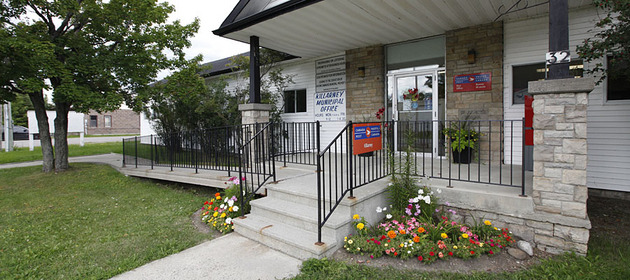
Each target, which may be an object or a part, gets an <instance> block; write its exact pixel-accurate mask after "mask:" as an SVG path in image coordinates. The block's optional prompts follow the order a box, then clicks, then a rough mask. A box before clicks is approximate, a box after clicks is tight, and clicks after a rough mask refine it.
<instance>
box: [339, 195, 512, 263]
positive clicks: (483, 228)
mask: <svg viewBox="0 0 630 280" xmlns="http://www.w3.org/2000/svg"><path fill="white" fill-rule="evenodd" d="M425 194H426V195H425ZM436 201H437V199H436V198H435V197H434V195H433V192H432V191H430V190H429V189H428V188H427V187H424V188H421V189H419V190H418V196H416V197H414V198H411V199H409V201H408V205H407V207H406V208H405V210H403V211H394V213H387V215H386V218H385V219H384V220H382V221H381V222H380V223H378V224H376V225H375V226H372V227H369V226H368V225H367V223H366V222H365V220H364V219H363V218H362V217H360V216H359V215H358V214H355V215H354V216H353V219H354V226H355V228H356V234H355V235H350V236H347V237H345V238H344V241H345V243H344V248H345V249H346V250H347V251H348V252H351V253H354V254H361V255H368V256H369V257H370V258H378V257H381V256H383V255H387V256H389V257H396V258H402V259H409V258H416V259H417V260H418V261H420V262H424V263H430V262H434V261H436V260H439V259H446V258H451V257H457V258H463V259H467V258H474V257H478V256H480V255H483V254H488V255H493V254H495V253H497V252H499V251H500V250H502V249H504V248H505V247H506V246H507V245H508V244H510V243H513V242H514V240H513V238H512V235H511V233H510V232H509V230H508V229H507V228H497V227H494V226H493V225H492V222H491V221H489V220H485V221H483V222H478V221H475V223H474V224H473V225H469V224H462V223H458V222H456V221H454V220H452V219H451V216H452V215H453V214H455V211H454V210H452V209H446V208H445V207H438V206H437V203H436ZM447 205H448V203H447ZM392 208H396V207H392V206H391V205H390V207H389V209H390V210H392ZM387 210H388V209H387V207H385V208H383V207H378V208H377V209H376V211H377V212H379V213H382V212H387ZM396 212H398V213H396Z"/></svg>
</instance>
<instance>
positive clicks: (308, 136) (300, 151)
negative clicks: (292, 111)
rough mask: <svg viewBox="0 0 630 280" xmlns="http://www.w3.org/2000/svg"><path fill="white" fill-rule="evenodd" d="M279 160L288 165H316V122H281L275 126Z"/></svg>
mask: <svg viewBox="0 0 630 280" xmlns="http://www.w3.org/2000/svg"><path fill="white" fill-rule="evenodd" d="M273 126H274V137H275V138H276V140H275V143H276V149H275V150H274V151H273V154H274V156H276V158H277V160H278V161H280V162H282V163H283V165H284V166H287V163H296V164H306V165H316V164H317V139H316V137H315V136H316V135H315V134H316V129H317V127H318V124H317V123H316V122H280V123H275V124H273Z"/></svg>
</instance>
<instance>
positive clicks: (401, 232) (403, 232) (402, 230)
mask: <svg viewBox="0 0 630 280" xmlns="http://www.w3.org/2000/svg"><path fill="white" fill-rule="evenodd" d="M398 232H399V233H400V234H405V233H407V232H406V231H405V230H404V229H401V230H399V231H398Z"/></svg>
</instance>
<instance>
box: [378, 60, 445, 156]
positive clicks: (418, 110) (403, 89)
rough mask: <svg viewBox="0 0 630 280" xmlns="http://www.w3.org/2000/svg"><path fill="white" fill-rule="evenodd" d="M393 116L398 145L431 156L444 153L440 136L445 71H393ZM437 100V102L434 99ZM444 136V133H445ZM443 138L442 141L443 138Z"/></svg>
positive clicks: (391, 89)
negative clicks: (409, 147)
mask: <svg viewBox="0 0 630 280" xmlns="http://www.w3.org/2000/svg"><path fill="white" fill-rule="evenodd" d="M389 81H390V82H391V83H393V86H390V87H389V90H390V91H393V92H392V94H391V97H392V99H393V100H392V112H393V116H392V117H393V119H394V120H396V121H397V122H396V128H395V133H394V136H395V138H396V139H395V149H396V151H404V150H406V149H407V147H408V146H409V145H410V146H411V148H412V150H413V152H416V153H425V154H429V155H431V156H443V155H444V148H443V147H444V139H440V138H441V137H439V135H438V134H439V131H440V129H442V127H441V126H440V120H444V109H445V95H444V90H445V87H444V71H443V70H437V69H436V70H432V71H426V70H425V71H412V72H407V73H396V74H393V75H390V77H389ZM434 101H437V102H434ZM442 138H443V137H442ZM440 140H442V141H440Z"/></svg>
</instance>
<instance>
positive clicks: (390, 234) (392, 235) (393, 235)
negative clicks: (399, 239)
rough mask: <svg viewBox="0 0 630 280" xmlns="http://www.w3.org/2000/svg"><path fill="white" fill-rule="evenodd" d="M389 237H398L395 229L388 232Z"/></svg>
mask: <svg viewBox="0 0 630 280" xmlns="http://www.w3.org/2000/svg"><path fill="white" fill-rule="evenodd" d="M387 237H389V238H392V239H393V238H396V232H395V231H393V230H390V231H388V232H387Z"/></svg>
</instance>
